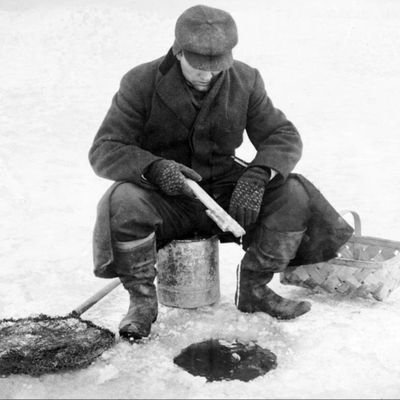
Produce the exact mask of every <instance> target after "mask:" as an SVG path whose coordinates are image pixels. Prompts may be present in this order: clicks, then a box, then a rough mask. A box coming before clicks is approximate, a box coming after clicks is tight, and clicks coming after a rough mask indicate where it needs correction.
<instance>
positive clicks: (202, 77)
mask: <svg viewBox="0 0 400 400" xmlns="http://www.w3.org/2000/svg"><path fill="white" fill-rule="evenodd" d="M177 58H178V60H179V61H180V62H181V68H182V73H183V76H184V77H185V79H186V80H187V81H188V82H189V83H191V84H192V85H193V87H194V88H195V89H197V90H198V91H200V92H207V90H208V89H210V87H211V83H212V79H213V78H214V77H215V76H217V75H218V74H219V73H220V72H221V71H203V70H200V69H196V68H193V67H192V66H191V65H190V64H189V63H188V61H187V60H186V58H185V56H184V55H183V54H182V53H179V54H177Z"/></svg>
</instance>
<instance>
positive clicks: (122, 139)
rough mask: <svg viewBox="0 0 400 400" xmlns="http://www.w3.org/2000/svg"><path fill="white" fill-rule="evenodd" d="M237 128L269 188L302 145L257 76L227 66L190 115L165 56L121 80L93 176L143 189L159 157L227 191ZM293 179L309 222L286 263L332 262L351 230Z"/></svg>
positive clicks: (105, 226)
mask: <svg viewBox="0 0 400 400" xmlns="http://www.w3.org/2000/svg"><path fill="white" fill-rule="evenodd" d="M244 131H246V132H247V135H248V136H249V139H250V140H251V142H252V143H253V145H254V147H255V148H256V150H257V153H256V156H255V158H254V160H252V161H251V162H250V164H251V165H257V166H264V167H270V168H273V169H274V170H276V171H277V172H278V175H277V177H276V178H274V180H273V181H272V182H271V183H270V184H269V185H271V184H279V183H280V182H282V181H283V180H285V179H287V177H288V176H289V174H290V173H291V171H292V170H293V169H294V167H295V165H296V163H297V162H298V160H299V159H300V157H301V151H302V142H301V139H300V137H299V134H298V132H297V130H296V128H295V127H294V126H293V124H292V123H291V122H290V121H288V120H287V118H286V117H285V115H284V114H283V113H282V112H281V111H279V110H278V109H277V108H275V107H274V106H273V104H272V102H271V100H270V99H269V97H268V96H267V94H266V91H265V88H264V84H263V81H262V78H261V76H260V74H259V72H258V71H257V70H256V69H254V68H251V67H249V66H247V65H246V64H243V63H241V62H239V61H235V62H234V65H233V67H232V68H230V69H229V70H227V71H224V72H222V73H221V75H220V76H219V77H218V79H217V81H216V82H215V83H214V85H213V86H212V88H211V90H210V91H209V93H208V94H207V95H206V97H205V100H204V103H203V105H202V108H201V110H200V112H199V113H198V112H197V110H196V108H195V106H194V104H193V102H192V100H191V97H190V94H189V92H188V88H187V85H186V83H185V81H184V78H183V75H182V72H181V69H180V65H179V63H178V62H177V60H176V58H175V57H174V56H173V55H172V53H171V52H170V53H169V54H168V55H167V56H166V57H163V58H160V59H158V60H155V61H152V62H150V63H147V64H143V65H140V66H138V67H136V68H134V69H132V70H131V71H129V72H128V73H127V74H126V75H125V76H124V77H123V79H122V81H121V85H120V89H119V91H118V92H117V93H116V95H115V96H114V98H113V100H112V104H111V107H110V109H109V111H108V113H107V115H106V117H105V119H104V121H103V123H102V124H101V126H100V129H99V131H98V133H97V135H96V137H95V140H94V142H93V145H92V147H91V149H90V152H89V158H90V162H91V164H92V166H93V168H94V170H95V172H96V173H97V174H98V175H100V176H102V177H104V178H107V179H110V180H113V181H117V182H121V181H128V182H133V183H136V184H140V185H145V186H146V185H148V184H147V183H146V182H145V180H143V174H144V172H145V170H146V168H147V167H148V166H149V165H150V164H151V163H152V162H154V161H155V160H157V159H160V158H167V159H173V160H175V161H177V162H180V163H182V164H185V165H187V166H189V167H191V168H193V169H194V170H196V171H197V172H198V173H199V174H200V175H201V176H202V177H203V181H202V182H200V184H201V185H203V186H205V188H206V189H207V190H208V191H212V190H213V188H214V187H217V188H218V186H226V184H228V185H229V186H231V188H232V184H234V183H235V182H236V180H237V179H238V177H239V176H240V174H241V173H242V172H243V167H240V166H238V165H237V164H236V163H235V161H234V160H233V159H232V157H231V156H232V155H234V154H235V149H236V148H238V147H239V146H240V145H241V143H242V140H243V133H244ZM292 176H293V175H292ZM296 176H297V179H299V180H300V182H301V183H302V184H303V185H304V187H305V189H306V191H307V192H308V193H309V196H310V199H311V202H310V207H311V215H312V218H311V220H310V224H309V227H308V229H307V232H306V234H305V236H304V239H303V242H302V244H301V246H300V248H299V251H298V254H297V255H296V259H295V260H293V262H292V263H291V265H300V264H306V263H314V262H318V261H323V260H327V259H329V258H332V257H334V256H335V252H336V250H337V249H338V248H339V247H340V246H341V245H342V244H343V243H345V242H346V241H347V240H348V238H349V237H350V236H351V234H352V229H351V227H350V226H349V225H348V224H347V223H346V222H345V220H344V219H343V218H341V217H340V215H339V214H338V213H337V212H336V211H335V209H334V208H333V207H332V206H331V205H330V204H329V202H327V200H326V199H325V198H324V197H323V195H322V194H321V193H320V192H319V191H318V190H317V189H316V188H315V187H314V185H313V184H312V183H311V182H309V181H308V180H307V179H305V178H304V177H302V176H300V175H296ZM114 188H115V185H113V186H112V187H111V188H110V190H109V191H107V193H106V194H105V195H104V196H103V198H102V200H101V201H100V203H99V207H98V217H97V221H96V226H95V231H94V258H95V260H94V262H95V274H96V275H97V276H101V277H113V276H115V274H113V272H112V269H111V268H110V266H111V264H112V259H113V254H112V253H113V249H112V243H111V231H110V224H109V199H110V195H111V193H112V191H113V190H114ZM224 190H225V189H224ZM248 239H251V238H250V237H249V238H248ZM244 244H245V247H246V243H244Z"/></svg>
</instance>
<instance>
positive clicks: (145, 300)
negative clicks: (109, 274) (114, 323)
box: [114, 233, 158, 342]
mask: <svg viewBox="0 0 400 400" xmlns="http://www.w3.org/2000/svg"><path fill="white" fill-rule="evenodd" d="M114 261H115V270H116V272H117V274H118V276H119V278H120V280H121V282H122V284H123V286H124V288H125V289H126V290H127V291H128V293H129V309H128V312H127V314H126V315H125V317H124V318H123V319H122V320H121V322H120V324H119V334H120V337H122V338H125V339H128V340H129V341H131V342H132V341H135V340H139V339H142V338H144V337H147V336H149V335H150V331H151V324H152V323H153V322H155V321H156V319H157V313H158V299H157V292H156V287H155V285H154V279H155V277H156V269H155V264H156V247H155V236H154V233H152V234H151V235H149V236H148V237H147V238H144V239H141V240H134V241H131V242H116V243H115V248H114Z"/></svg>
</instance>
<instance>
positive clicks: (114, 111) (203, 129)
mask: <svg viewBox="0 0 400 400" xmlns="http://www.w3.org/2000/svg"><path fill="white" fill-rule="evenodd" d="M245 130H246V131H247V134H248V136H249V139H250V140H251V142H252V143H253V145H254V147H255V148H256V149H257V155H256V157H255V159H254V160H252V162H251V164H252V165H259V166H265V167H270V168H273V169H274V170H276V171H278V173H279V176H278V179H279V178H281V179H285V178H286V177H287V176H288V174H289V173H290V172H291V171H292V170H293V168H294V167H295V165H296V163H297V162H298V160H299V158H300V156H301V150H302V143H301V139H300V137H299V134H298V132H297V130H296V128H295V127H294V126H293V124H292V123H291V122H289V121H288V120H287V119H286V117H285V115H284V114H283V113H282V112H281V111H279V110H278V109H276V108H275V107H274V106H273V104H272V102H271V100H270V99H269V97H268V96H267V94H266V91H265V88H264V83H263V80H262V78H261V76H260V74H259V72H258V71H257V70H256V69H254V68H251V67H249V66H248V65H246V64H244V63H241V62H239V61H235V62H234V64H233V67H232V68H230V69H229V70H227V71H224V72H222V73H221V74H220V76H219V77H218V79H217V80H216V82H215V83H214V85H213V87H212V88H211V90H210V91H209V93H208V94H207V96H206V98H205V100H204V103H203V106H202V108H201V111H200V112H199V113H198V112H197V110H196V108H195V106H194V105H193V103H192V101H191V97H190V95H189V92H188V88H187V85H186V83H185V80H184V77H183V75H182V72H181V69H180V65H179V62H178V61H177V59H176V58H175V56H173V55H172V53H171V52H169V53H168V55H167V56H166V57H163V58H160V59H158V60H155V61H152V62H150V63H147V64H142V65H139V66H138V67H136V68H133V69H132V70H131V71H129V72H128V73H127V74H126V75H125V76H124V77H123V79H122V81H121V86H120V89H119V91H118V93H117V94H116V95H115V96H114V98H113V101H112V104H111V107H110V109H109V111H108V113H107V115H106V117H105V119H104V121H103V123H102V125H101V127H100V129H99V131H98V134H97V136H96V137H95V140H94V143H93V146H92V148H91V149H90V153H89V158H90V161H91V163H92V166H93V168H94V170H95V172H96V173H97V174H98V175H100V176H102V177H104V178H107V179H111V180H114V181H128V182H133V183H139V184H140V183H142V180H141V176H142V174H143V172H144V171H145V169H146V167H148V165H149V164H151V163H152V162H153V161H155V160H157V159H159V158H167V159H173V160H175V161H178V162H180V163H182V164H185V165H187V166H189V167H191V168H193V169H194V170H195V171H197V172H198V173H199V174H200V175H201V176H202V177H203V182H202V184H204V185H207V183H209V182H211V181H212V182H216V183H218V181H221V182H222V181H224V180H226V179H229V176H230V175H231V174H232V171H233V170H235V168H236V167H235V162H234V161H233V159H232V158H231V156H232V155H234V154H235V149H236V148H238V147H239V146H240V145H241V143H242V141H243V133H244V131H245ZM233 179H237V177H236V178H233Z"/></svg>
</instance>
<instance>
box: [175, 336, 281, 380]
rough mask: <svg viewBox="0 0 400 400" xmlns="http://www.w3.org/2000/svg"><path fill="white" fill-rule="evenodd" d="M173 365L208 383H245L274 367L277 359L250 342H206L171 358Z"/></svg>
mask: <svg viewBox="0 0 400 400" xmlns="http://www.w3.org/2000/svg"><path fill="white" fill-rule="evenodd" d="M174 363H175V364H177V365H178V366H180V367H181V368H183V369H184V370H185V371H187V372H189V373H190V374H192V375H195V376H204V377H205V378H206V379H207V381H208V382H212V381H221V380H234V379H238V380H241V381H245V382H248V381H250V380H252V379H254V378H257V377H258V376H261V375H264V374H266V373H267V372H268V371H270V370H271V369H275V368H276V367H277V365H278V364H277V357H276V355H275V354H274V353H272V352H271V351H270V350H268V349H264V348H262V347H260V346H259V345H257V344H256V343H254V342H250V343H241V342H240V341H237V340H235V341H226V340H222V339H210V340H205V341H203V342H199V343H193V344H191V345H190V346H188V347H186V348H185V349H183V350H182V352H181V353H180V354H179V355H178V356H176V357H175V358H174Z"/></svg>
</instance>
